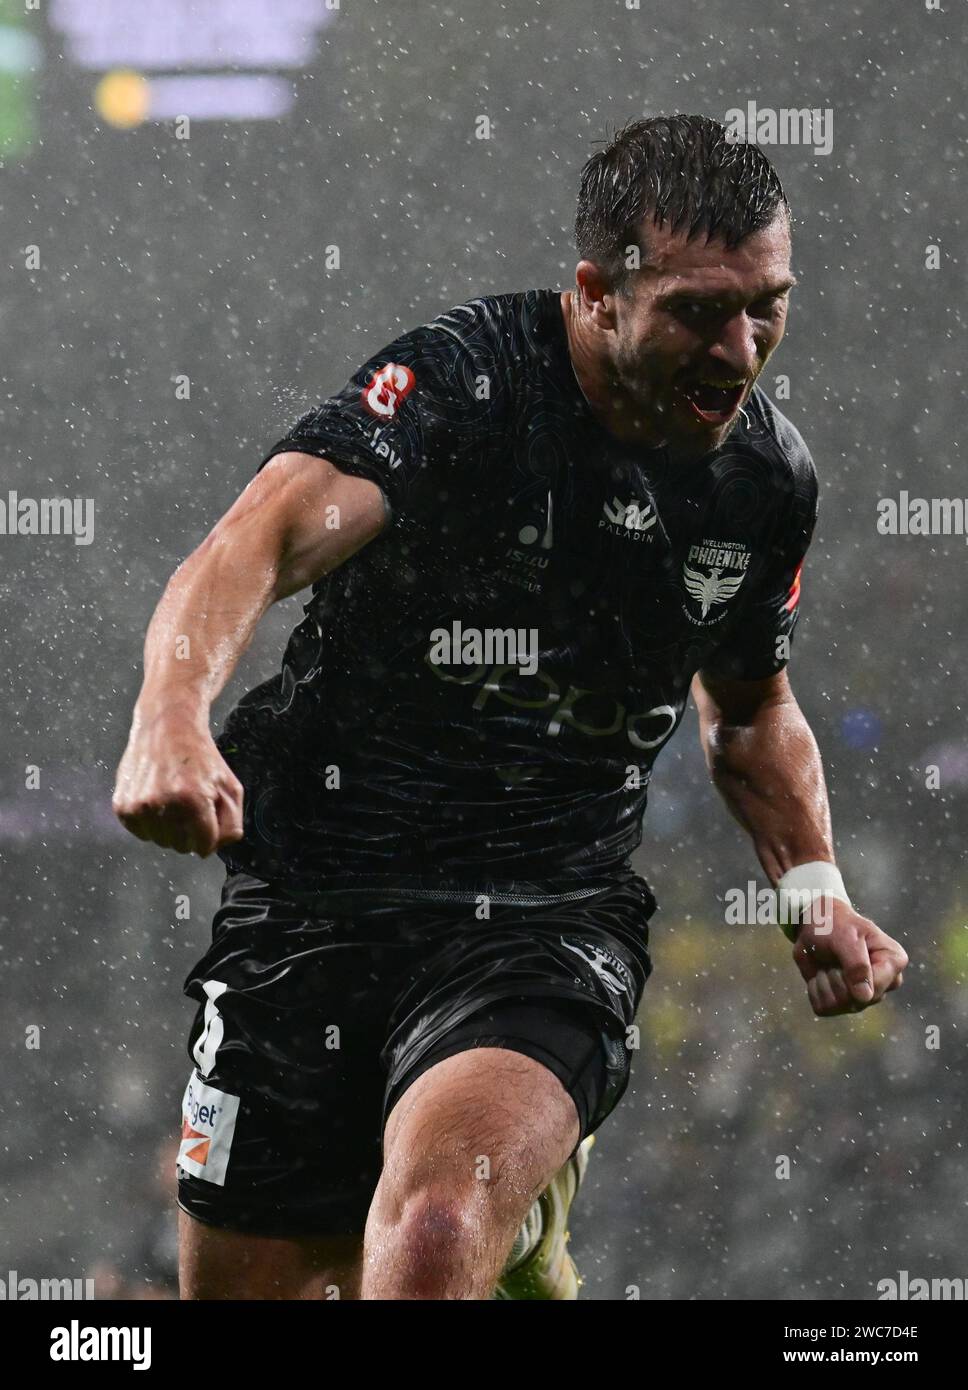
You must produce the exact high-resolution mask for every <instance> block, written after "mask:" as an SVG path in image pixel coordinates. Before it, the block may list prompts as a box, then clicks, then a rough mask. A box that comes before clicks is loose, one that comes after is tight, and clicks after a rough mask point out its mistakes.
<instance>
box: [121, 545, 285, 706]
mask: <svg viewBox="0 0 968 1390" xmlns="http://www.w3.org/2000/svg"><path fill="white" fill-rule="evenodd" d="M245 530H246V528H245V526H244V524H243V525H242V526H241V527H240V526H232V527H229V528H227V530H223V531H221V532H220V531H219V530H218V529H216V531H215V532H213V533H212V535H210V536H209V537H208V538H207V539H206V540H205V541H203V542H202V544H201V545H200V546H199V548H198V549H197V550H196V551H195V552H194V553H193V554H192V555H190V556H189V558H188V559H187V560H186V561H185V563H184V564H183V565H182V566H181V567H180V569H178V570H177V571H176V573H175V574H174V575H173V576H172V578H171V580H170V581H169V583H168V586H167V588H166V589H165V593H164V596H163V597H162V600H161V602H160V603H159V605H158V607H157V609H156V610H155V614H154V617H153V618H152V620H151V623H150V625H149V627H148V632H147V636H146V638H145V648H144V683H143V685H142V689H141V694H140V695H139V697H138V702H137V706H136V709H135V719H136V720H138V719H139V718H140V719H144V718H148V717H151V716H153V715H154V714H155V713H156V712H159V711H161V710H165V711H169V712H170V711H172V710H174V709H179V710H181V711H182V713H183V715H184V716H185V717H192V718H199V719H206V718H207V717H208V711H209V708H210V706H211V703H212V701H213V700H214V699H215V697H216V696H217V695H218V693H219V691H220V690H221V689H222V688H223V686H224V685H225V683H226V681H227V680H228V679H229V677H230V675H231V674H232V671H233V670H234V669H235V666H236V663H237V662H238V660H239V658H240V656H241V655H242V653H243V652H244V651H245V649H246V647H247V646H248V645H249V643H250V641H251V640H252V634H253V632H254V631H255V628H256V625H257V623H258V622H259V619H260V618H261V617H262V615H263V614H264V613H265V611H266V609H267V608H268V607H269V605H270V604H271V602H272V600H273V596H274V591H275V566H274V564H273V563H272V561H271V559H270V558H269V556H268V555H265V554H264V555H263V556H261V557H260V558H259V559H258V560H257V561H256V562H255V563H253V556H252V553H251V551H249V552H247V551H246V548H245V539H246V536H245Z"/></svg>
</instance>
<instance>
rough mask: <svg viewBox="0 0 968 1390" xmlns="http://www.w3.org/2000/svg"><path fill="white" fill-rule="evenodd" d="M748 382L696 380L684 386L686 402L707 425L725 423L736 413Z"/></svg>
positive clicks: (683, 392) (683, 391)
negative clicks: (723, 382)
mask: <svg viewBox="0 0 968 1390" xmlns="http://www.w3.org/2000/svg"><path fill="white" fill-rule="evenodd" d="M745 389H746V382H745V381H740V382H727V383H726V384H725V385H724V384H722V383H717V382H715V381H695V382H692V383H691V384H690V385H688V386H685V387H683V388H682V394H683V397H684V399H685V401H686V404H687V405H688V406H689V407H690V409H691V410H692V413H693V414H694V415H695V416H696V418H697V419H699V420H702V422H703V424H705V425H725V424H728V423H729V421H730V420H731V419H732V418H733V416H734V415H735V414H736V412H737V410H738V409H739V403H740V401H741V400H742V399H743V392H744V390H745Z"/></svg>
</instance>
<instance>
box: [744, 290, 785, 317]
mask: <svg viewBox="0 0 968 1390" xmlns="http://www.w3.org/2000/svg"><path fill="white" fill-rule="evenodd" d="M782 303H783V296H782V295H781V294H771V295H769V296H768V297H767V298H766V299H758V300H757V301H756V303H755V304H751V305H750V307H749V314H750V317H751V318H754V319H769V318H772V317H773V315H774V314H775V313H776V311H777V310H778V309H779V307H780V305H781V304H782Z"/></svg>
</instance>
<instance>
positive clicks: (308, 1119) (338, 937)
mask: <svg viewBox="0 0 968 1390" xmlns="http://www.w3.org/2000/svg"><path fill="white" fill-rule="evenodd" d="M654 908H655V900H654V899H653V897H652V894H651V892H650V891H649V889H648V887H647V885H646V884H645V883H644V882H643V880H641V879H640V878H638V877H636V876H635V875H633V874H631V873H629V874H628V875H627V876H624V875H623V876H622V877H620V878H617V879H615V880H614V883H613V886H611V887H609V888H607V889H604V890H602V891H601V892H599V893H596V894H595V896H593V897H589V898H584V899H582V900H579V901H576V902H567V903H561V904H556V905H555V906H554V907H528V908H523V907H507V906H501V907H499V906H493V905H492V907H491V909H490V918H489V919H487V920H478V917H477V915H476V912H475V909H473V908H462V907H451V908H448V909H443V910H441V909H438V908H437V907H436V906H435V907H434V908H433V909H432V910H427V908H426V907H425V905H424V904H420V905H419V906H416V907H414V906H410V907H408V908H406V909H394V910H388V911H384V912H373V911H370V912H366V913H358V914H356V915H354V916H353V917H347V916H323V915H320V914H319V913H317V912H313V911H310V910H308V908H307V906H306V904H305V903H303V902H300V901H297V900H296V899H294V898H292V897H290V896H287V895H286V894H285V893H284V892H283V891H281V890H280V888H279V886H278V885H275V884H270V883H266V882H265V881H263V880H262V879H258V878H253V877H251V876H250V875H248V874H241V873H237V874H230V875H229V877H228V878H227V879H226V882H225V886H224V888H223V892H222V903H221V906H220V907H219V909H218V912H217V913H216V915H215V920H214V923H213V929H212V945H211V947H210V949H209V950H208V952H207V953H206V954H205V956H204V957H203V959H202V960H201V961H200V962H199V964H198V965H197V966H196V968H195V969H194V970H193V971H192V973H191V974H190V975H189V977H188V980H187V981H186V984H185V992H186V994H188V995H189V996H190V997H191V998H193V999H197V1000H198V1001H199V1005H200V1007H199V1009H198V1013H197V1015H196V1017H195V1021H194V1024H193V1027H192V1031H191V1036H190V1039H189V1053H190V1055H191V1056H192V1059H193V1061H194V1063H195V1067H194V1070H193V1072H192V1074H191V1077H190V1079H189V1082H188V1086H187V1089H186V1092H185V1102H184V1107H183V1117H182V1118H183V1125H182V1138H181V1145H180V1149H179V1157H178V1180H179V1181H178V1200H179V1205H180V1206H181V1207H183V1208H184V1210H185V1211H187V1212H189V1213H190V1214H191V1215H192V1216H195V1217H197V1218H198V1219H199V1220H201V1221H206V1222H209V1223H211V1224H213V1225H216V1226H224V1227H227V1228H229V1229H233V1230H239V1231H247V1232H250V1233H252V1234H260V1235H276V1236H295V1235H337V1234H352V1233H357V1232H362V1230H363V1227H364V1223H365V1221H366V1215H367V1211H368V1208H369V1205H370V1201H371V1199H372V1197H373V1193H374V1190H375V1188H376V1185H377V1182H378V1180H379V1176H380V1170H381V1165H382V1153H381V1148H382V1137H383V1128H384V1125H385V1123H386V1119H387V1117H388V1115H389V1113H390V1111H391V1109H392V1108H393V1106H394V1105H395V1104H396V1102H397V1101H398V1100H399V1098H400V1096H401V1095H402V1094H403V1092H404V1091H405V1090H406V1089H407V1087H408V1086H409V1085H410V1084H411V1083H412V1082H413V1081H415V1080H416V1078H417V1077H418V1076H420V1075H421V1073H422V1072H424V1071H426V1070H427V1069H428V1068H429V1067H431V1066H433V1065H434V1064H435V1063H436V1062H439V1061H442V1060H443V1059H444V1058H445V1057H449V1056H452V1055H453V1054H454V1053H457V1052H461V1051H464V1050H466V1049H468V1048H472V1047H503V1048H510V1049H512V1050H513V1051H516V1052H522V1053H524V1054H525V1055H526V1056H529V1057H533V1058H535V1059H536V1060H537V1061H539V1062H541V1063H543V1065H545V1066H546V1067H548V1069H549V1070H550V1071H552V1072H553V1073H554V1074H555V1075H556V1076H557V1077H558V1078H559V1080H560V1081H561V1082H562V1084H563V1085H564V1087H565V1088H566V1090H567V1091H568V1092H569V1094H570V1095H571V1097H572V1099H573V1100H574V1102H575V1106H576V1108H577V1111H578V1117H579V1123H580V1138H582V1139H583V1138H584V1137H585V1136H586V1135H588V1134H590V1133H591V1132H592V1131H593V1130H594V1129H596V1128H597V1127H598V1126H599V1125H600V1124H601V1123H602V1121H603V1120H604V1119H605V1117H606V1116H607V1115H608V1114H609V1112H610V1111H611V1110H612V1109H613V1108H614V1106H615V1105H616V1103H617V1102H618V1100H619V1099H620V1098H621V1096H622V1094H623V1092H624V1091H625V1088H626V1086H627V1085H628V1078H629V1064H630V1060H631V1052H632V1051H633V1050H634V1037H635V1035H634V1034H630V1032H629V1029H630V1027H631V1025H632V1023H633V1022H634V1019H635V1013H636V1009H637V1008H638V1004H639V1000H640V999H641V996H642V990H643V988H644V986H645V982H646V980H647V978H648V976H649V974H650V972H651V968H652V967H651V962H650V960H649V955H648V950H647V945H648V927H647V922H648V918H649V916H650V915H651V913H652V911H653V910H654Z"/></svg>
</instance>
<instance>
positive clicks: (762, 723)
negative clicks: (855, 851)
mask: <svg viewBox="0 0 968 1390" xmlns="http://www.w3.org/2000/svg"><path fill="white" fill-rule="evenodd" d="M704 723H705V727H704V729H703V746H704V749H705V753H706V760H707V763H708V765H709V769H710V772H711V773H712V777H713V781H714V782H715V784H716V787H717V788H718V790H719V791H720V793H721V794H722V796H723V798H724V800H725V801H726V804H727V805H728V806H729V808H730V810H731V811H732V813H733V815H734V816H735V817H736V819H737V820H738V821H739V822H740V824H741V825H742V826H744V827H745V829H746V830H748V831H749V833H750V835H751V836H752V838H753V844H754V846H755V848H756V853H757V855H758V856H759V860H760V863H761V864H762V865H763V869H764V870H765V872H766V873H767V874H768V875H769V878H770V880H771V882H773V883H774V884H775V883H776V881H777V880H778V879H779V877H780V875H781V874H783V873H785V872H786V871H787V870H788V869H790V868H792V867H793V866H794V865H796V864H803V863H808V862H810V861H812V860H816V859H826V860H832V859H833V857H834V855H833V844H832V838H831V829H830V809H829V806H828V802H827V788H826V784H825V782H824V775H823V766H822V763H821V760H820V750H819V749H818V747H817V742H816V739H815V738H814V736H813V734H812V733H811V731H810V728H809V725H808V724H807V722H806V720H805V719H804V717H803V714H802V713H801V711H800V707H799V705H798V704H797V702H796V700H795V699H793V697H792V695H791V696H789V698H785V699H781V700H778V701H776V702H775V703H768V704H764V705H762V706H761V707H760V708H759V709H757V710H755V711H753V712H751V714H750V715H749V716H748V718H747V719H746V720H745V721H744V722H726V721H725V720H721V719H711V720H709V721H704Z"/></svg>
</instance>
